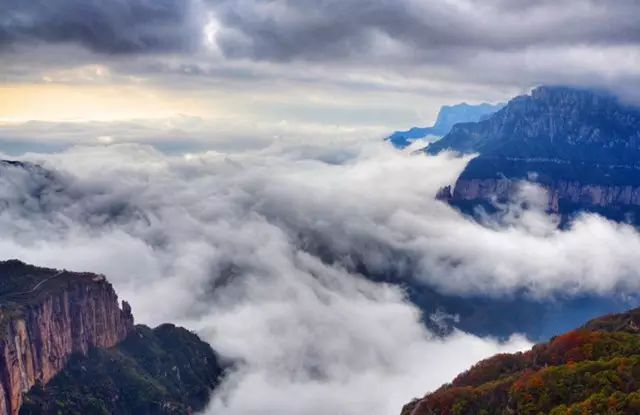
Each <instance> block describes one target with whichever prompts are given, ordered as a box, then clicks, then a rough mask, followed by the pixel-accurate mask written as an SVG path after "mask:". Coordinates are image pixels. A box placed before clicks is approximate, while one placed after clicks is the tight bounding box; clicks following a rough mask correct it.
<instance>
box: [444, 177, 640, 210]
mask: <svg viewBox="0 0 640 415" xmlns="http://www.w3.org/2000/svg"><path fill="white" fill-rule="evenodd" d="M519 185H520V182H519V181H518V180H511V179H461V180H458V181H457V182H456V185H455V188H454V190H453V193H452V196H451V198H450V199H448V201H451V202H452V203H454V204H456V203H470V204H472V205H479V204H481V203H483V202H487V203H495V202H496V201H508V200H510V199H513V198H514V197H515V195H517V193H518V189H519ZM540 187H541V188H542V189H544V190H545V191H546V194H547V200H548V205H547V210H548V211H549V212H551V213H557V214H562V213H567V211H573V210H578V208H579V209H580V210H585V211H589V210H598V209H614V210H615V211H619V212H621V213H624V212H631V211H632V210H633V209H635V208H640V186H633V185H619V186H618V185H602V184H590V183H581V182H579V181H566V180H558V181H555V182H553V183H545V184H540ZM574 207H575V209H574Z"/></svg>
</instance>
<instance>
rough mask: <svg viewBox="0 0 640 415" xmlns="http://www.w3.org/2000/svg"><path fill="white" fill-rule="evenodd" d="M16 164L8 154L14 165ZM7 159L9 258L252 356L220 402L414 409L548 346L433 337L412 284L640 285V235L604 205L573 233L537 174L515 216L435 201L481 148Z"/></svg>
mask: <svg viewBox="0 0 640 415" xmlns="http://www.w3.org/2000/svg"><path fill="white" fill-rule="evenodd" d="M4 158H7V157H4ZM18 158H19V159H21V160H23V161H29V162H32V163H35V164H36V165H39V166H42V168H40V167H37V166H36V165H31V164H27V165H26V166H9V165H4V166H2V168H1V170H0V229H1V231H2V238H0V251H1V252H2V253H3V257H5V258H19V259H22V260H24V261H26V262H29V263H33V264H37V265H41V266H50V267H57V268H66V269H73V270H79V271H83V270H87V271H93V272H100V273H104V274H106V275H107V276H108V278H109V280H110V281H111V282H112V283H113V284H114V286H115V288H116V290H117V291H118V293H119V294H120V296H121V298H123V299H126V300H128V301H129V302H130V303H131V304H132V306H133V310H134V314H135V316H136V318H137V321H138V322H142V323H146V324H150V325H154V324H158V323H161V322H165V321H172V322H175V323H178V324H183V325H185V326H187V327H189V328H190V329H193V330H195V331H197V332H198V333H199V334H200V335H201V336H202V337H203V338H204V339H205V340H207V341H208V342H209V343H210V344H211V345H212V346H213V347H214V348H215V349H216V350H217V351H218V352H219V353H220V354H221V355H222V356H223V357H224V358H226V359H229V360H232V361H234V362H235V365H234V367H233V369H232V370H231V372H230V373H229V375H228V376H227V378H226V380H225V382H224V383H223V385H222V387H221V388H220V389H219V390H218V391H217V392H216V393H215V395H214V397H213V400H212V402H211V404H210V408H209V409H208V411H207V412H208V413H211V414H214V413H215V414H220V413H224V414H263V413H280V414H301V413H304V414H324V413H340V414H354V415H355V414H365V413H366V414H380V415H386V414H397V413H399V412H400V409H401V406H402V405H403V404H404V403H407V402H408V401H409V400H411V399H412V398H413V397H416V396H420V395H422V394H424V393H425V392H426V391H428V390H431V389H434V388H436V387H438V386H439V385H440V384H442V383H444V382H447V381H449V380H451V379H452V378H453V377H454V376H455V375H456V374H457V373H459V372H460V371H462V370H464V369H466V368H468V367H469V366H470V365H471V364H473V363H475V362H476V361H477V360H479V359H481V358H483V357H487V356H490V355H492V354H494V353H497V352H504V351H514V350H521V349H524V348H527V347H528V346H530V343H529V342H528V341H527V340H526V339H525V338H524V337H522V336H518V335H514V336H513V337H511V338H510V339H509V340H508V341H506V342H499V341H497V340H495V339H491V338H479V337H477V336H474V335H471V334H467V333H463V332H460V331H454V332H453V334H451V335H449V336H447V337H444V338H441V337H438V336H436V335H434V334H433V333H430V332H429V331H428V330H427V329H426V328H425V325H424V324H423V322H422V319H423V318H424V316H422V315H421V313H420V311H419V310H418V309H417V308H416V307H415V306H414V305H413V304H411V303H410V302H409V301H408V300H407V298H406V295H405V293H404V292H403V290H402V289H401V288H400V287H398V286H396V285H393V284H385V283H379V282H373V281H371V280H370V279H367V278H366V276H364V275H361V273H360V272H358V271H361V270H362V269H366V270H368V271H369V272H371V273H373V274H375V275H378V276H380V275H386V274H393V275H396V276H401V277H402V278H414V279H416V280H417V281H420V282H423V283H426V284H428V285H429V286H431V287H434V288H436V289H438V290H439V291H440V292H443V293H448V294H455V295H460V296H465V295H468V294H476V295H477V294H485V295H487V296H502V295H507V294H509V293H513V292H516V291H518V292H522V291H526V292H527V293H529V295H531V296H533V297H542V296H553V295H555V294H558V293H562V294H563V295H566V294H567V293H575V294H584V293H587V294H594V293H595V294H606V293H611V292H633V291H634V290H635V291H637V290H638V288H640V272H639V271H638V270H639V269H640V257H638V255H637V252H639V251H640V235H639V234H638V233H637V232H636V231H635V230H634V229H633V228H632V227H630V226H627V225H624V224H615V223H613V222H610V221H607V220H604V219H602V218H600V217H597V216H594V215H584V216H581V217H578V218H577V219H576V220H575V221H574V223H573V224H572V225H571V226H570V227H569V228H568V229H564V230H560V229H558V227H557V218H554V217H553V216H549V215H546V214H545V213H544V212H543V208H542V207H543V206H544V200H543V197H544V195H543V193H541V191H540V189H537V188H535V186H531V185H523V186H522V195H521V197H522V198H523V199H526V200H527V201H528V202H529V203H528V205H529V206H532V208H530V209H528V210H522V209H521V208H519V206H521V204H519V203H517V202H518V201H515V203H514V204H513V206H510V207H508V209H507V210H506V213H505V214H504V215H503V216H502V217H501V218H500V219H499V220H494V219H487V220H486V221H484V222H483V223H478V222H476V221H473V220H470V219H468V218H466V217H464V216H462V215H461V214H460V213H458V212H457V211H455V210H454V209H452V208H450V207H449V206H447V205H446V204H444V203H442V202H438V201H436V200H435V199H434V195H435V193H436V192H437V190H438V189H439V188H440V187H441V186H443V185H446V184H450V183H452V182H454V181H455V178H456V177H457V175H458V174H459V173H460V171H461V170H462V169H463V168H464V166H465V164H466V163H467V161H468V158H455V157H452V156H450V155H442V156H437V157H428V156H424V155H415V154H411V152H399V151H395V150H393V149H392V148H391V146H389V145H387V144H386V143H382V142H377V141H366V142H357V143H356V142H353V143H345V142H342V143H340V142H337V141H336V142H323V143H319V144H318V143H316V144H309V143H306V142H298V143H283V142H281V141H278V140H275V141H274V142H273V144H271V145H268V146H265V147H261V148H252V149H244V150H241V149H238V150H235V151H224V152H222V151H208V152H198V153H190V154H181V155H167V154H164V153H161V152H159V151H157V150H156V149H154V148H153V147H151V146H148V145H140V144H114V145H93V146H80V145H78V146H74V147H71V148H69V149H66V150H63V151H60V152H57V153H50V154H37V153H30V154H25V155H23V156H20V157H18Z"/></svg>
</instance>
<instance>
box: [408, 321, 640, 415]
mask: <svg viewBox="0 0 640 415" xmlns="http://www.w3.org/2000/svg"><path fill="white" fill-rule="evenodd" d="M540 413H544V414H553V415H568V414H598V413H599V414H605V413H606V414H637V413H640V309H635V310H632V311H630V312H627V313H622V314H614V315H609V316H605V317H602V318H599V319H596V320H593V321H590V322H589V323H587V324H586V325H584V326H583V327H581V328H579V329H577V330H574V331H571V332H568V333H565V334H563V335H560V336H557V337H554V338H553V339H551V341H550V342H548V343H542V344H538V345H536V346H534V347H533V348H532V349H531V350H529V351H527V352H524V353H515V354H502V355H496V356H494V357H492V358H490V359H487V360H484V361H481V362H479V363H478V364H476V365H475V366H473V367H472V368H471V369H469V370H468V371H467V372H465V373H462V374H460V375H459V376H458V377H456V378H455V379H454V380H453V381H452V383H451V384H447V385H444V386H442V387H441V388H440V389H438V390H437V391H435V392H433V393H429V394H427V395H426V396H425V397H424V398H422V399H416V400H414V401H413V402H411V403H409V404H407V405H406V406H405V407H404V408H403V410H402V415H453V414H455V415H467V414H468V415H472V414H473V415H475V414H484V415H490V414H495V415H502V414H521V415H526V414H531V415H537V414H540Z"/></svg>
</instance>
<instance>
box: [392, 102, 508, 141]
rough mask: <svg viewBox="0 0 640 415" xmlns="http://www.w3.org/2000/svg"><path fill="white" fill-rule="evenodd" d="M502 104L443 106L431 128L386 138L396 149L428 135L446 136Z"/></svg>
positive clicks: (400, 133) (413, 130)
mask: <svg viewBox="0 0 640 415" xmlns="http://www.w3.org/2000/svg"><path fill="white" fill-rule="evenodd" d="M502 106H504V104H489V103H486V102H485V103H481V104H467V103H466V102H463V103H460V104H455V105H444V106H442V107H441V108H440V110H439V111H438V116H437V118H436V122H435V123H434V124H433V126H431V127H413V128H411V129H409V130H405V131H396V132H394V133H393V134H391V135H390V136H389V137H387V138H386V140H388V141H389V142H391V143H392V144H393V145H394V146H395V147H396V148H400V149H402V148H405V147H407V146H409V145H410V144H411V142H412V141H413V140H416V139H420V138H424V137H427V136H430V135H433V136H438V137H440V136H443V135H446V134H447V133H448V132H449V131H450V130H451V128H452V127H453V126H454V125H455V124H456V123H459V122H468V121H480V120H482V119H485V118H486V117H488V116H490V115H491V114H493V113H494V112H495V111H497V110H499V109H500V108H502Z"/></svg>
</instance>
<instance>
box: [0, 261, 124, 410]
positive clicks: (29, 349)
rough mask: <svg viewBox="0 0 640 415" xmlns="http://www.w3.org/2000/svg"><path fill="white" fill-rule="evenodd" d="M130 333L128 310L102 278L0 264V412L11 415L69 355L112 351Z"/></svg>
mask: <svg viewBox="0 0 640 415" xmlns="http://www.w3.org/2000/svg"><path fill="white" fill-rule="evenodd" d="M133 330H134V325H133V316H132V314H131V308H130V307H129V305H128V304H127V303H126V302H122V307H120V305H119V303H118V296H117V295H116V293H115V291H114V290H113V287H112V286H111V284H110V283H109V282H107V280H106V278H105V277H104V276H102V275H97V274H91V273H76V272H69V271H65V270H55V269H48V268H38V267H34V266H30V265H27V264H24V263H22V262H20V261H17V260H10V261H3V262H0V414H3V415H15V414H17V413H18V411H19V409H20V406H21V404H22V401H23V394H25V393H26V392H28V391H29V389H30V388H31V387H32V386H34V385H35V384H46V383H47V382H49V380H51V379H52V378H53V377H54V376H55V375H56V374H57V373H59V372H60V371H61V370H62V369H63V368H64V367H65V365H66V364H67V362H68V361H69V358H70V356H71V355H72V354H74V353H77V354H80V355H87V353H88V352H89V350H91V349H92V348H94V347H97V348H110V347H113V346H115V345H116V344H118V343H119V342H121V341H122V340H124V339H125V338H126V337H127V336H128V335H129V334H130V333H132V332H133Z"/></svg>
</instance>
